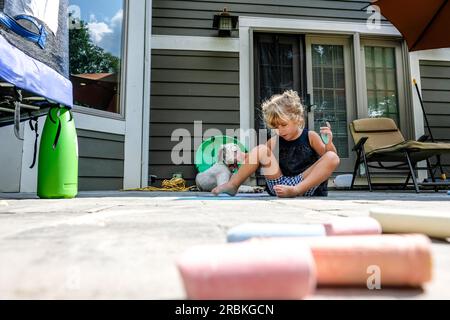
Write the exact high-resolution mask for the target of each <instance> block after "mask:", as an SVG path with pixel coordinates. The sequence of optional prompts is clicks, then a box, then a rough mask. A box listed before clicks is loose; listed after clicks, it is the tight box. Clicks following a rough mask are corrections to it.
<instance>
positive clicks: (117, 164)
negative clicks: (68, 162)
mask: <svg viewBox="0 0 450 320" xmlns="http://www.w3.org/2000/svg"><path fill="white" fill-rule="evenodd" d="M77 134H78V146H79V168H78V171H79V172H78V176H79V180H78V183H79V190H80V191H97V190H120V189H122V188H123V166H124V141H125V138H124V136H123V135H117V134H111V133H101V132H95V131H88V130H77Z"/></svg>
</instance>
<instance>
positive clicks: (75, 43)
mask: <svg viewBox="0 0 450 320" xmlns="http://www.w3.org/2000/svg"><path fill="white" fill-rule="evenodd" d="M69 55H70V56H69V58H70V74H84V73H119V70H120V59H119V58H118V57H115V56H113V55H112V54H110V53H109V52H106V51H105V50H104V49H102V48H100V47H99V46H97V45H95V44H94V43H93V42H92V40H91V37H90V35H89V28H88V26H87V23H86V22H85V21H83V20H81V21H80V25H79V28H74V29H70V30H69Z"/></svg>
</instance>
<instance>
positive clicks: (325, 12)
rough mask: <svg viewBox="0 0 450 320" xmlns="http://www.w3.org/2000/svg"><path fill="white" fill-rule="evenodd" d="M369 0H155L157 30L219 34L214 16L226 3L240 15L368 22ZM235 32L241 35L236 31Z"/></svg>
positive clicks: (179, 33)
mask: <svg viewBox="0 0 450 320" xmlns="http://www.w3.org/2000/svg"><path fill="white" fill-rule="evenodd" d="M368 3H369V1H356V0H331V1H330V0H279V1H277V0H258V1H256V0H242V1H241V0H234V1H217V0H186V1H180V0H154V1H153V22H152V23H153V34H162V35H186V36H217V31H216V30H214V29H213V28H212V20H213V16H214V15H215V14H217V13H218V12H219V11H222V9H223V8H224V7H226V8H227V9H228V11H231V13H232V14H233V15H237V16H254V17H271V18H293V19H316V20H334V21H355V22H365V21H366V20H367V18H368V17H369V16H368V14H367V12H366V11H363V10H361V9H362V8H364V7H366V6H367V4H368ZM233 36H237V32H234V34H233Z"/></svg>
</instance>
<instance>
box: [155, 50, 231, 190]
mask: <svg viewBox="0 0 450 320" xmlns="http://www.w3.org/2000/svg"><path fill="white" fill-rule="evenodd" d="M151 94H152V96H151V113H150V119H151V124H150V150H149V174H150V175H156V176H157V177H158V181H161V180H164V179H170V178H172V176H173V174H174V173H182V174H183V177H184V178H185V179H186V180H187V182H188V184H189V185H192V184H194V180H195V175H196V170H195V166H194V165H193V164H186V165H175V164H173V162H172V159H171V153H172V149H173V147H174V146H176V145H177V144H179V143H180V142H179V141H171V137H172V133H173V132H174V130H177V129H185V130H187V132H186V133H189V134H190V135H192V136H194V121H202V122H203V132H202V134H203V133H204V132H205V131H206V130H209V129H218V130H220V131H221V132H222V133H226V130H227V129H232V130H236V129H238V128H239V56H238V54H236V53H221V52H193V51H166V50H153V52H152V91H151ZM193 149H194V141H191V150H190V151H189V154H190V157H191V163H193V162H194V152H193Z"/></svg>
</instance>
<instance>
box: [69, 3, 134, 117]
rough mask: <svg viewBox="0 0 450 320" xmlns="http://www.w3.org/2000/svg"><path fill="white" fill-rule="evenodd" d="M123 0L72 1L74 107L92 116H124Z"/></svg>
mask: <svg viewBox="0 0 450 320" xmlns="http://www.w3.org/2000/svg"><path fill="white" fill-rule="evenodd" d="M125 9H126V7H125V1H123V0H96V1H90V0H70V8H69V55H70V79H71V81H72V84H73V90H74V104H75V105H76V106H77V107H79V109H80V110H84V111H87V112H92V113H98V112H100V113H102V112H103V113H104V112H107V114H121V113H122V111H123V110H122V106H121V99H120V97H121V77H122V61H123V51H124V50H123V47H124V16H125V15H124V12H125Z"/></svg>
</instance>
